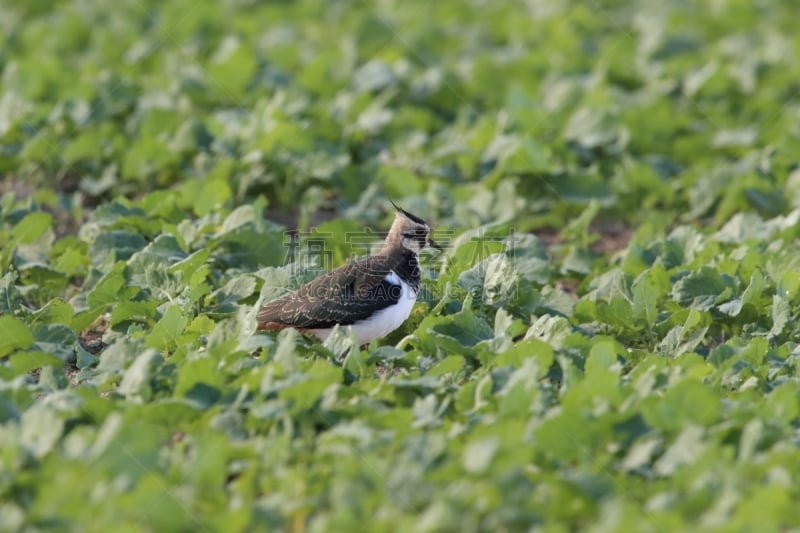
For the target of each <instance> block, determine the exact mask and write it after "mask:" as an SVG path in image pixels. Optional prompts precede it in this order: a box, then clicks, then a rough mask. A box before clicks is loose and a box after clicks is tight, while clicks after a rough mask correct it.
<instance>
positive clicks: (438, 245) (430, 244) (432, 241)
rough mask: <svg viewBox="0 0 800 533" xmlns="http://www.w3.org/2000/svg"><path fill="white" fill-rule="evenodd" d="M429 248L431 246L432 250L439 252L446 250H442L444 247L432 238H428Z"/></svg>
mask: <svg viewBox="0 0 800 533" xmlns="http://www.w3.org/2000/svg"><path fill="white" fill-rule="evenodd" d="M428 246H430V247H431V248H436V249H437V250H441V251H444V248H442V245H441V244H439V243H437V242H436V241H434V240H433V239H431V238H430V237H428Z"/></svg>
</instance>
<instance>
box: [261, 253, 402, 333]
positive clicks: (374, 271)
mask: <svg viewBox="0 0 800 533" xmlns="http://www.w3.org/2000/svg"><path fill="white" fill-rule="evenodd" d="M390 271H391V269H390V266H389V261H388V259H387V258H386V257H384V256H372V257H369V258H367V259H364V260H362V261H358V262H355V263H350V264H349V265H345V266H343V267H341V268H339V269H336V270H334V271H332V272H329V273H328V274H325V275H323V276H320V277H319V278H317V279H315V280H313V281H310V282H309V283H307V284H305V285H303V286H302V287H300V288H299V289H298V290H297V291H295V292H294V293H292V294H290V295H287V296H284V297H282V298H279V299H277V300H273V301H271V302H268V303H266V304H264V305H263V306H262V307H261V309H260V310H259V312H258V315H257V320H258V322H259V324H274V325H285V326H291V327H295V328H307V329H315V328H330V327H333V326H335V325H336V324H340V325H343V326H346V325H349V324H353V323H355V322H358V321H360V320H364V319H366V318H368V317H369V316H370V315H372V314H373V313H374V312H376V311H378V310H380V309H384V308H386V307H388V306H390V305H393V304H395V303H397V301H398V300H399V299H400V295H401V293H402V291H401V287H400V286H399V285H396V284H393V283H391V282H389V281H387V280H386V276H387V275H388V274H389V273H390Z"/></svg>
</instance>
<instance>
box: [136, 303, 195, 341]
mask: <svg viewBox="0 0 800 533" xmlns="http://www.w3.org/2000/svg"><path fill="white" fill-rule="evenodd" d="M187 322H188V320H187V319H186V316H185V315H184V313H183V311H182V310H181V308H180V307H179V306H177V305H170V306H169V307H167V310H166V311H165V312H164V315H163V316H162V317H161V319H160V320H159V321H158V322H157V323H156V325H155V326H153V330H152V332H151V333H150V335H148V336H147V343H146V345H147V347H148V348H155V349H156V350H160V351H170V350H173V349H175V348H176V347H177V346H178V342H179V339H180V336H181V334H182V333H183V330H184V328H185V327H186V324H187Z"/></svg>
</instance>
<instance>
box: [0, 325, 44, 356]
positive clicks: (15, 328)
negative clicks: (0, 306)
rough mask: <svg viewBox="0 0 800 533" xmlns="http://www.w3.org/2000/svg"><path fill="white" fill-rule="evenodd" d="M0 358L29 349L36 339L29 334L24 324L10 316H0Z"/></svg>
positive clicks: (29, 331)
mask: <svg viewBox="0 0 800 533" xmlns="http://www.w3.org/2000/svg"><path fill="white" fill-rule="evenodd" d="M0 331H2V332H3V333H2V335H0V357H2V356H4V355H8V354H9V353H11V352H13V351H15V350H20V349H25V348H30V347H31V346H33V343H34V342H36V339H35V338H34V336H33V335H32V334H31V330H30V329H29V328H28V326H26V325H25V323H24V322H23V321H22V320H20V319H18V318H14V317H13V316H10V315H3V316H0Z"/></svg>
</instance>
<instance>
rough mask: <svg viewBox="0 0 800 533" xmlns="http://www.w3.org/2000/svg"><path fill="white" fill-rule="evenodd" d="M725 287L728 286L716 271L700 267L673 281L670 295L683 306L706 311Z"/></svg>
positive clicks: (723, 292) (715, 302)
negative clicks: (675, 281)
mask: <svg viewBox="0 0 800 533" xmlns="http://www.w3.org/2000/svg"><path fill="white" fill-rule="evenodd" d="M727 289H728V286H727V284H726V283H725V282H724V281H723V280H722V277H721V276H720V274H719V272H718V271H716V270H714V269H713V268H710V267H702V268H701V269H700V270H699V271H697V272H691V273H689V274H687V275H686V276H684V277H683V278H681V279H680V280H679V281H678V282H677V283H675V285H674V286H673V288H672V297H673V298H674V299H675V301H677V302H678V303H680V304H681V305H682V306H684V307H691V308H693V309H698V310H700V311H708V310H710V309H711V308H713V307H714V306H715V305H716V304H717V302H718V300H719V299H720V298H721V297H722V296H723V295H724V294H725V293H726V290H727Z"/></svg>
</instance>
